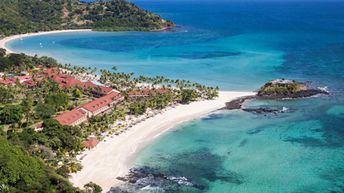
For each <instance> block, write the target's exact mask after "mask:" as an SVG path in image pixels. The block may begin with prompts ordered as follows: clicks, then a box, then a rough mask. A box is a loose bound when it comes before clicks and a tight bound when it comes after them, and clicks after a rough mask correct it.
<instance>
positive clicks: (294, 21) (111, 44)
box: [8, 0, 344, 193]
mask: <svg viewBox="0 0 344 193" xmlns="http://www.w3.org/2000/svg"><path fill="white" fill-rule="evenodd" d="M136 3H138V4H139V5H140V6H142V7H144V8H146V9H149V10H152V11H154V12H157V13H160V14H161V15H163V16H164V17H167V18H169V19H172V20H173V21H175V22H176V23H177V24H178V25H179V26H178V27H177V28H176V31H175V32H162V33H153V32H152V33H141V32H130V33H129V32H121V33H101V32H80V33H64V34H51V35H44V36H35V37H29V38H24V39H23V40H15V41H12V42H10V43H9V44H8V46H9V47H11V49H13V50H15V51H18V52H26V53H31V54H36V53H37V54H39V55H49V56H54V57H55V58H57V59H58V60H59V61H61V62H64V63H72V64H76V65H82V66H92V67H94V66H96V67H98V68H107V69H111V67H112V66H113V65H116V66H117V67H118V69H119V70H120V71H125V72H131V71H134V72H135V73H137V74H141V73H143V74H146V75H151V76H153V75H165V76H169V77H171V78H182V79H190V80H194V81H198V82H202V83H206V84H210V85H219V86H220V88H221V89H223V90H246V91H247V90H255V89H257V88H259V86H260V85H261V84H263V83H264V82H265V81H268V80H271V79H273V78H277V77H279V78H280V77H285V78H293V79H297V80H302V81H310V84H312V85H314V86H322V87H324V86H326V87H327V88H328V90H329V91H330V92H331V95H330V96H327V97H314V98H309V99H300V100H284V101H250V102H248V103H247V104H245V105H246V106H269V107H276V108H282V107H286V108H288V111H287V112H286V113H281V114H277V115H266V116H264V115H256V114H251V113H247V112H243V111H233V112H224V111H221V112H217V113H216V114H212V115H209V116H207V117H204V118H201V119H199V120H195V121H192V122H189V123H185V124H183V125H180V126H178V127H177V128H174V129H172V130H171V131H169V132H167V133H166V134H164V135H162V136H161V137H160V138H159V139H157V140H156V141H155V142H154V143H153V144H151V145H149V146H148V147H147V148H145V149H144V150H143V151H142V152H140V154H139V155H138V157H137V160H136V166H150V167H153V168H157V169H159V170H160V171H162V172H164V173H165V174H168V175H173V176H185V177H187V178H189V179H190V180H191V181H192V182H193V183H195V184H198V185H201V187H202V188H201V189H197V188H185V187H180V188H179V189H178V190H175V191H174V192H214V193H218V192H220V193H221V192H233V193H256V192H257V193H266V192H269V193H270V192H271V193H308V192H309V193H342V192H344V152H343V151H344V148H343V146H344V92H343V91H344V88H343V85H344V19H343V18H344V12H343V11H342V10H344V3H343V2H340V1H331V2H328V1H326V2H325V1H317V2H310V1H304V2H301V1H298V2H284V1H278V2H273V1H245V2H238V1H218V0H217V1H206V0H204V1H198V2H197V3H196V2H195V1H191V0H190V1H144V0H140V1H136Z"/></svg>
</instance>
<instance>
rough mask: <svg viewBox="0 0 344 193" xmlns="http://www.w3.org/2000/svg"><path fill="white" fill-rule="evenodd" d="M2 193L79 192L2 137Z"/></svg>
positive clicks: (0, 171)
mask: <svg viewBox="0 0 344 193" xmlns="http://www.w3.org/2000/svg"><path fill="white" fill-rule="evenodd" d="M0 185H1V186H0V188H1V189H0V192H36V193H46V192H70V193H72V192H77V190H75V189H74V188H73V187H72V186H71V185H70V184H69V183H68V182H67V181H66V180H64V179H63V178H62V177H60V176H58V175H57V174H56V173H54V172H53V171H52V170H51V169H49V168H47V167H46V166H44V164H43V163H42V162H41V161H39V160H38V159H37V158H33V157H31V156H29V155H27V154H26V153H25V152H24V151H22V150H21V149H20V148H18V147H15V146H13V145H11V144H9V143H8V142H7V140H5V139H4V138H2V137H0Z"/></svg>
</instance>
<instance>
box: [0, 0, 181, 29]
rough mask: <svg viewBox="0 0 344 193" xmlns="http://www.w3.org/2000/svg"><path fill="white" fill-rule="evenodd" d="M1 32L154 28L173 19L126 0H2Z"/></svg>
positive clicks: (163, 26) (166, 24) (0, 6)
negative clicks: (91, 0) (167, 18)
mask: <svg viewBox="0 0 344 193" xmlns="http://www.w3.org/2000/svg"><path fill="white" fill-rule="evenodd" d="M0 10H1V11H0V36H1V35H2V36H8V35H13V34H23V33H28V32H38V31H51V30H63V29H86V28H87V29H93V30H101V31H151V30H160V29H164V28H169V27H173V26H174V24H173V23H172V22H171V21H168V20H164V19H163V18H161V17H160V16H158V15H156V14H154V13H151V12H149V11H146V10H143V9H141V8H139V7H137V6H136V5H134V4H133V3H130V2H128V1H126V0H108V1H95V2H92V3H86V2H82V1H79V0H58V1H56V0H1V3H0Z"/></svg>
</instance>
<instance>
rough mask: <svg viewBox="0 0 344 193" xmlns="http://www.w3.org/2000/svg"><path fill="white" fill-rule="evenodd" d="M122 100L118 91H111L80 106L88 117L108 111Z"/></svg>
mask: <svg viewBox="0 0 344 193" xmlns="http://www.w3.org/2000/svg"><path fill="white" fill-rule="evenodd" d="M123 100H124V97H123V96H122V95H121V94H120V93H118V92H111V93H110V94H107V95H105V96H103V97H100V98H98V99H95V100H93V101H91V102H89V103H87V104H84V105H82V106H81V107H82V108H83V109H86V110H87V111H88V117H92V116H96V115H99V114H101V113H104V112H106V111H108V110H109V109H111V108H112V107H114V106H115V105H116V104H118V103H119V102H121V101H123Z"/></svg>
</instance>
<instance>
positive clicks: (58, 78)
mask: <svg viewBox="0 0 344 193" xmlns="http://www.w3.org/2000/svg"><path fill="white" fill-rule="evenodd" d="M43 72H44V74H45V75H46V76H47V77H48V78H50V79H51V80H53V81H54V82H56V83H58V84H59V86H60V87H61V88H71V87H75V88H80V89H84V90H89V91H91V93H92V94H94V95H95V96H96V97H101V96H105V95H107V94H109V93H111V92H112V91H113V89H112V88H111V87H106V86H102V85H97V84H95V83H93V82H91V81H87V82H82V81H80V80H78V79H75V78H74V77H72V76H70V75H67V74H65V73H64V72H63V71H62V70H60V69H58V68H47V69H44V71H43Z"/></svg>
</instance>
